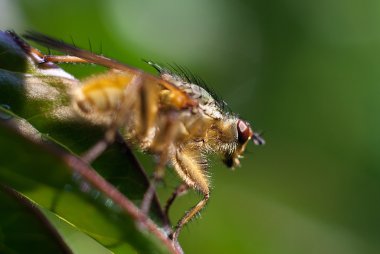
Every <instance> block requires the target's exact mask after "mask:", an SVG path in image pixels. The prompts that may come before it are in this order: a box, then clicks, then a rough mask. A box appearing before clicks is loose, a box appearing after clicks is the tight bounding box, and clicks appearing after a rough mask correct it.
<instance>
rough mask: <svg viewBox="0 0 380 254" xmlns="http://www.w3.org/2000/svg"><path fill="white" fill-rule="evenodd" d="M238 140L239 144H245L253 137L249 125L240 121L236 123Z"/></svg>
mask: <svg viewBox="0 0 380 254" xmlns="http://www.w3.org/2000/svg"><path fill="white" fill-rule="evenodd" d="M237 131H238V140H239V143H240V144H245V143H246V142H247V141H248V140H249V139H250V138H251V137H252V135H253V132H252V130H251V128H250V127H249V125H248V124H247V123H245V122H244V121H242V120H239V121H238V122H237Z"/></svg>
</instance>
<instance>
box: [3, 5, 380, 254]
mask: <svg viewBox="0 0 380 254" xmlns="http://www.w3.org/2000/svg"><path fill="white" fill-rule="evenodd" d="M0 28H1V29H14V30H15V31H16V32H19V33H22V32H24V31H26V30H36V31H39V32H43V33H47V34H49V35H53V36H56V37H58V38H61V39H64V40H66V41H69V42H70V41H71V40H72V39H71V38H73V40H74V41H75V43H76V44H77V45H79V46H81V47H84V48H89V47H90V46H89V43H88V40H90V41H91V47H92V49H93V51H95V52H97V51H99V50H100V45H102V46H101V47H102V53H103V54H104V55H106V56H109V57H112V58H116V59H118V60H120V61H123V62H126V63H129V64H131V65H134V66H137V67H140V68H144V69H145V70H148V71H152V70H151V69H150V68H149V67H148V66H146V65H145V64H144V63H143V62H142V61H141V59H142V58H144V59H152V60H155V61H158V62H167V63H178V64H181V65H184V66H186V67H188V68H189V69H191V70H193V71H194V72H195V73H197V74H199V75H200V76H201V77H203V79H205V80H206V81H208V83H209V84H210V86H211V87H213V88H214V89H215V90H216V92H217V94H219V95H220V96H221V97H222V98H223V99H224V100H225V101H226V102H228V104H229V106H230V107H231V108H232V109H233V111H235V112H238V113H239V114H240V115H241V116H242V118H244V119H247V120H249V121H250V122H251V123H252V125H253V127H254V128H255V129H257V130H264V131H265V135H264V137H265V138H266V140H267V145H266V146H265V147H254V146H253V145H252V144H251V145H250V147H249V148H248V150H249V151H248V153H247V154H246V156H245V157H246V158H245V159H244V160H243V166H242V167H241V168H239V169H237V170H236V171H234V172H231V171H229V170H228V169H226V168H224V167H223V165H222V164H221V163H220V162H218V161H217V160H214V162H213V163H212V168H211V173H212V183H213V191H212V195H211V201H210V203H209V205H208V207H207V209H206V210H205V211H204V212H203V213H202V218H201V219H198V220H195V221H194V222H193V223H191V224H190V225H189V226H188V227H187V228H185V229H184V230H183V233H182V235H181V236H180V241H181V243H182V246H183V248H184V250H185V252H186V253H268V254H269V253H289V254H294V253H345V254H350V253H379V252H380V156H379V155H380V135H379V130H380V115H379V113H380V100H379V98H380V1H378V0H362V1H354V0H345V1H339V0H336V1H328V0H321V1H296V0H284V1H276V0H272V1H265V0H254V1H242V0H240V1H226V0H222V1H216V0H213V1H201V0H193V1H175V0H161V1H155V0H147V1H137V0H136V1H122V0H109V1H100V0H96V1H78V0H66V1H52V0H34V1H29V0H24V1H14V0H0ZM68 69H69V70H70V72H73V73H75V74H76V75H78V76H79V77H83V76H86V75H88V74H89V73H94V72H96V71H98V68H96V67H94V66H90V67H83V66H78V65H77V66H70V67H68ZM148 164H149V163H148ZM177 182H178V181H177V180H176V176H175V175H174V173H173V172H169V173H168V180H167V185H166V187H164V188H162V189H161V190H160V193H161V196H162V200H164V199H165V198H166V197H167V196H168V193H169V192H170V190H171V189H172V188H174V186H175V185H176V183H177ZM197 200H199V196H197V195H196V194H193V193H191V194H189V195H187V196H184V197H182V198H181V199H180V200H178V202H176V203H175V205H174V207H173V210H172V211H171V216H172V220H173V221H176V220H177V219H178V218H179V217H180V216H181V215H182V213H183V211H185V210H186V209H187V208H189V207H190V206H192V205H193V204H194V203H195V202H196V201H197Z"/></svg>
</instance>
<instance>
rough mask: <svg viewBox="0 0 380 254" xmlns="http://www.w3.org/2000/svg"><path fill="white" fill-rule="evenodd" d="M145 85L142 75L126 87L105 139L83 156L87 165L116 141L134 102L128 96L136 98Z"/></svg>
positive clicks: (135, 77) (134, 78)
mask: <svg viewBox="0 0 380 254" xmlns="http://www.w3.org/2000/svg"><path fill="white" fill-rule="evenodd" d="M142 85H143V80H142V77H141V75H137V76H134V77H133V79H132V80H131V83H130V84H129V85H127V86H126V88H125V90H124V94H123V99H122V100H121V103H120V105H119V106H118V109H117V110H116V113H115V115H114V119H113V121H112V122H111V124H110V126H109V127H108V128H107V130H106V133H105V134H104V137H103V138H102V139H101V140H99V141H98V142H97V143H96V144H95V145H93V146H92V147H91V148H90V149H89V150H88V151H86V152H85V153H84V154H82V156H81V158H82V160H83V161H85V162H87V163H89V164H90V163H91V162H93V161H94V160H95V159H96V158H98V157H99V156H100V155H101V154H102V153H103V152H104V151H105V150H106V149H107V147H108V146H109V145H110V144H112V143H113V142H114V141H115V137H116V134H117V133H118V130H119V128H120V127H121V126H122V125H123V124H124V122H125V118H124V116H125V115H126V114H127V113H128V112H129V111H130V110H131V107H132V102H131V100H128V99H126V98H127V95H128V96H132V97H133V96H134V95H136V93H137V92H138V90H139V89H140V88H141V86H142Z"/></svg>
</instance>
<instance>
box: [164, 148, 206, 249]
mask: <svg viewBox="0 0 380 254" xmlns="http://www.w3.org/2000/svg"><path fill="white" fill-rule="evenodd" d="M200 157H201V156H200V154H199V152H198V151H197V150H196V149H195V151H194V149H192V148H187V149H178V150H177V152H176V155H175V158H174V159H173V161H172V163H173V166H174V169H175V170H176V172H177V173H178V175H179V176H180V177H181V178H182V180H183V181H184V182H185V183H186V185H187V186H189V187H191V188H192V189H195V190H198V191H199V192H201V193H202V194H203V198H202V200H201V201H199V202H198V203H197V204H196V205H195V206H194V207H192V208H191V209H190V210H189V211H187V212H186V213H185V215H184V216H183V217H182V218H181V219H180V220H179V222H178V223H177V226H176V227H175V229H174V232H173V233H172V234H171V235H170V236H169V237H170V238H171V239H172V240H173V242H174V243H176V242H177V239H178V235H179V233H180V231H181V229H182V228H183V226H184V225H186V224H187V223H188V222H189V221H190V220H191V219H193V218H194V217H195V216H196V215H197V214H198V213H199V212H200V211H201V210H202V209H203V208H204V207H205V205H206V204H207V201H208V199H209V197H210V187H209V186H210V184H209V181H208V179H207V176H206V174H205V167H204V166H203V165H202V161H201V158H200Z"/></svg>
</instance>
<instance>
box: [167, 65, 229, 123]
mask: <svg viewBox="0 0 380 254" xmlns="http://www.w3.org/2000/svg"><path fill="white" fill-rule="evenodd" d="M161 77H162V78H163V79H165V80H167V81H169V82H171V83H172V84H174V85H175V86H176V87H178V88H179V89H181V90H182V91H184V92H185V93H186V94H188V95H189V96H190V97H191V98H192V99H194V100H196V101H197V102H198V105H199V108H200V110H201V111H202V112H203V113H204V114H205V115H207V116H210V117H212V118H214V119H221V118H222V117H223V114H222V110H221V109H220V107H219V105H218V103H217V101H216V100H215V99H214V98H213V97H212V96H211V94H210V93H208V92H207V91H206V90H205V89H204V88H203V87H201V86H199V85H195V84H191V83H188V82H184V81H183V80H182V79H180V78H178V77H175V76H172V75H170V74H167V73H165V74H162V75H161Z"/></svg>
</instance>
